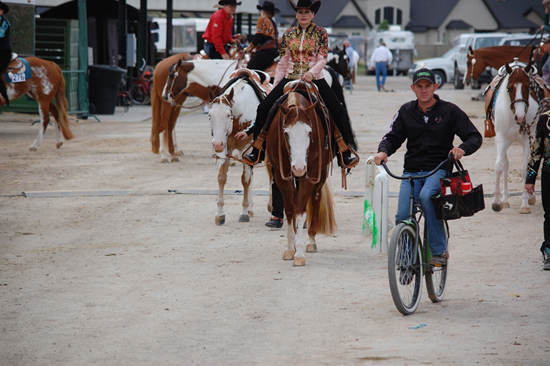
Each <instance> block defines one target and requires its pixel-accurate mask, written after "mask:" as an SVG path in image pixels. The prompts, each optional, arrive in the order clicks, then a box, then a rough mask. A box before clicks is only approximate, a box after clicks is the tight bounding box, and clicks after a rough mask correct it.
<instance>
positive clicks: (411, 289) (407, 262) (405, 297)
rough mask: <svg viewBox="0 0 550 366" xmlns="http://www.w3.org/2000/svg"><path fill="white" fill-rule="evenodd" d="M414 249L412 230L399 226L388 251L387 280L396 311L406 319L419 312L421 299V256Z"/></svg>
mask: <svg viewBox="0 0 550 366" xmlns="http://www.w3.org/2000/svg"><path fill="white" fill-rule="evenodd" d="M415 246H416V233H415V230H414V228H413V227H412V226H410V225H407V224H405V223H400V224H399V225H397V227H396V228H395V229H393V234H392V238H391V241H390V246H389V248H388V279H389V282H390V291H391V296H392V299H393V302H394V304H395V307H396V308H397V310H399V312H400V313H401V314H404V315H410V314H413V313H414V312H415V311H416V309H417V308H418V304H419V303H420V297H421V295H422V253H421V251H420V250H419V248H415ZM415 252H416V255H415Z"/></svg>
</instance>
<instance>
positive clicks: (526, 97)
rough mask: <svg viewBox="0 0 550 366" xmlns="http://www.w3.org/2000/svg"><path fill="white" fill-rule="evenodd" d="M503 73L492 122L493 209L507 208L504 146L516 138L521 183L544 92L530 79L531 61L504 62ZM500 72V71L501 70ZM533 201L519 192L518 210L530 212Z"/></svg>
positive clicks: (532, 69) (532, 78) (496, 89)
mask: <svg viewBox="0 0 550 366" xmlns="http://www.w3.org/2000/svg"><path fill="white" fill-rule="evenodd" d="M505 70H506V76H505V77H504V79H503V80H502V82H501V83H500V84H499V85H498V86H497V87H496V88H495V93H497V94H496V97H495V102H494V111H493V122H494V124H495V132H496V137H495V144H496V148H497V159H496V162H495V179H496V181H495V191H494V199H493V204H492V209H493V211H497V212H498V211H501V210H502V208H503V207H510V205H509V203H508V198H509V196H510V192H509V191H508V157H507V155H506V151H507V150H508V147H510V145H511V144H512V143H513V142H514V141H517V142H519V143H520V145H521V146H522V147H523V161H522V164H521V177H522V179H523V182H525V176H526V172H527V162H528V160H529V153H530V140H531V139H532V138H533V136H534V132H535V125H536V122H537V121H536V120H537V119H538V116H539V114H540V109H539V102H541V101H542V99H543V98H544V91H543V90H540V88H539V86H538V83H537V82H536V81H534V77H533V74H534V73H536V70H535V69H534V68H533V66H532V65H531V63H529V64H528V65H527V66H525V67H523V66H521V65H520V64H518V63H514V64H512V67H511V66H510V65H508V64H505ZM501 72H502V71H501ZM501 175H502V176H503V181H504V191H503V194H502V199H501V195H500V177H501ZM534 203H535V196H529V195H528V194H527V192H523V195H522V204H521V208H520V213H530V212H531V209H530V207H529V204H534Z"/></svg>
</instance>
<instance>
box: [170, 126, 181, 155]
mask: <svg viewBox="0 0 550 366" xmlns="http://www.w3.org/2000/svg"><path fill="white" fill-rule="evenodd" d="M172 141H174V154H173V156H174V157H176V156H183V151H182V150H181V149H180V147H179V146H178V140H177V139H176V129H175V128H174V129H173V130H172ZM176 159H177V158H176ZM172 161H179V159H178V160H172Z"/></svg>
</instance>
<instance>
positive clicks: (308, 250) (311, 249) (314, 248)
mask: <svg viewBox="0 0 550 366" xmlns="http://www.w3.org/2000/svg"><path fill="white" fill-rule="evenodd" d="M306 253H317V244H308V245H306Z"/></svg>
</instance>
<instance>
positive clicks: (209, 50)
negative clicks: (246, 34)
mask: <svg viewBox="0 0 550 366" xmlns="http://www.w3.org/2000/svg"><path fill="white" fill-rule="evenodd" d="M224 48H225V52H227V51H229V46H228V45H225V46H224ZM204 52H206V54H207V55H208V57H210V59H212V60H221V59H223V57H222V55H221V54H220V53H219V52H218V51H217V50H216V47H215V46H214V45H213V44H212V43H210V42H208V43H207V42H204Z"/></svg>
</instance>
